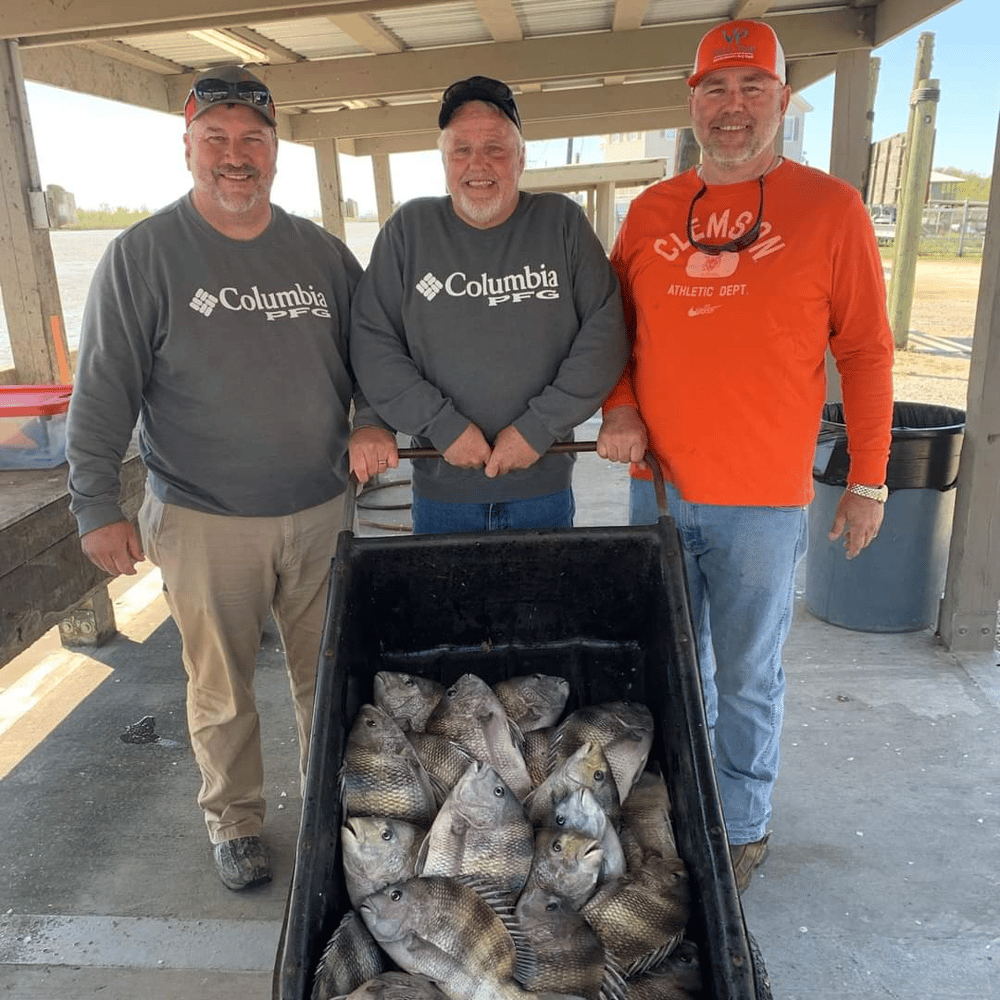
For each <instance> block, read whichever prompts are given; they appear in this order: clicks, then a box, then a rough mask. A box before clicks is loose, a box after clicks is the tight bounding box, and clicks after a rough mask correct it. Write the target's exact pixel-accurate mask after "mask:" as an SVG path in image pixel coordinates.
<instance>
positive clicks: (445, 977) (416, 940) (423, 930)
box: [359, 875, 537, 1000]
mask: <svg viewBox="0 0 1000 1000" xmlns="http://www.w3.org/2000/svg"><path fill="white" fill-rule="evenodd" d="M359 912H360V914H361V917H362V919H363V920H364V922H365V924H366V925H367V926H368V929H369V930H370V931H371V933H372V937H374V938H375V940H376V941H377V942H378V943H379V944H380V945H381V946H382V948H383V949H384V951H385V952H386V954H387V955H388V956H389V957H390V958H391V959H392V960H393V961H394V962H395V963H396V964H397V965H398V966H399V967H400V968H401V969H403V970H404V971H406V972H413V973H417V974H420V975H424V976H427V977H429V978H430V979H433V980H434V982H436V983H437V984H438V985H439V986H440V987H441V989H442V990H444V992H445V993H447V994H448V995H449V996H450V997H452V998H461V1000H466V998H467V1000H530V998H533V997H536V996H537V994H535V993H530V992H528V991H526V990H525V989H524V988H523V987H522V986H520V985H519V984H518V982H517V981H516V978H517V977H518V976H519V975H520V976H521V977H524V976H527V975H528V974H530V971H528V970H524V969H520V968H519V967H518V953H517V949H516V946H515V944H514V939H513V938H512V937H511V933H510V930H508V928H507V926H505V924H504V922H503V921H502V920H501V919H500V917H499V916H498V915H497V914H496V912H494V910H492V909H491V908H490V905H489V904H488V903H487V902H486V900H485V899H483V897H482V896H480V895H479V894H478V893H477V892H476V891H475V890H474V889H471V888H469V887H468V886H467V885H462V884H461V883H460V882H457V881H456V880H455V879H451V878H444V877H442V876H438V875H431V876H426V877H423V878H411V879H409V880H407V881H406V882H397V883H395V884H394V885H390V886H387V887H386V888H385V889H383V890H382V891H381V892H376V893H374V894H373V895H371V896H369V897H368V898H367V899H366V900H365V901H364V902H363V903H362V904H361V907H360V910H359ZM511 919H512V920H513V917H512V918H511Z"/></svg>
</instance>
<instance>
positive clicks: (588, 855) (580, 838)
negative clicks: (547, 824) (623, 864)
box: [521, 829, 604, 910]
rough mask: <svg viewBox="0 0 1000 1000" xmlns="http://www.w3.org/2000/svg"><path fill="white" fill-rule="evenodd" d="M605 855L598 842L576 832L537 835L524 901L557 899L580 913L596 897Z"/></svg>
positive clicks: (555, 831) (547, 832) (548, 831)
mask: <svg viewBox="0 0 1000 1000" xmlns="http://www.w3.org/2000/svg"><path fill="white" fill-rule="evenodd" d="M603 860H604V851H603V850H602V849H601V843H600V841H599V840H597V839H595V838H594V837H591V836H590V835H589V834H586V833H580V832H578V831H577V830H550V829H542V830H536V831H535V853H534V856H533V858H532V860H531V870H530V871H529V872H528V881H527V882H526V883H525V885H524V890H523V892H522V893H521V897H522V898H524V897H525V896H526V895H528V894H531V893H535V894H543V895H545V896H554V897H556V898H557V899H559V900H560V901H563V902H565V903H566V904H567V905H568V906H569V908H570V909H572V910H579V909H580V907H581V906H583V904H584V903H586V902H587V900H588V899H590V897H591V896H593V895H594V890H595V889H596V888H597V878H598V876H599V875H600V872H601V863H602V862H603Z"/></svg>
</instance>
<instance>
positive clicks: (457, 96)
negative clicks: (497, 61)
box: [438, 76, 521, 129]
mask: <svg viewBox="0 0 1000 1000" xmlns="http://www.w3.org/2000/svg"><path fill="white" fill-rule="evenodd" d="M482 100H487V101H490V102H491V103H493V104H495V105H496V106H497V107H498V108H500V110H501V111H502V112H503V113H504V114H505V115H506V116H507V117H508V118H509V119H510V120H511V121H512V122H513V123H514V124H515V125H516V126H517V127H518V128H519V129H520V127H521V118H520V115H518V113H517V105H516V104H515V103H514V91H512V90H511V89H510V87H508V86H507V84H506V83H503V82H502V81H500V80H494V79H493V78H492V77H489V76H470V77H469V79H468V80H459V81H458V82H457V83H453V84H452V85H451V86H450V87H449V88H448V89H447V90H446V91H445V92H444V94H443V95H442V97H441V114H440V116H439V120H438V125H439V126H440V127H441V128H444V127H445V125H447V124H448V122H449V120H450V119H451V116H452V115H453V114H454V113H455V111H456V110H457V109H458V107H459V105H462V104H464V103H465V102H466V101H482Z"/></svg>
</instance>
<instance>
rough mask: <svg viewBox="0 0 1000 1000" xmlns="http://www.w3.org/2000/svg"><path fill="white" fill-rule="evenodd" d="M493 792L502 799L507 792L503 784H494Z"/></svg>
mask: <svg viewBox="0 0 1000 1000" xmlns="http://www.w3.org/2000/svg"><path fill="white" fill-rule="evenodd" d="M493 794H494V795H495V796H496V797H497V798H498V799H502V798H503V797H504V794H505V792H504V787H503V785H494V786H493Z"/></svg>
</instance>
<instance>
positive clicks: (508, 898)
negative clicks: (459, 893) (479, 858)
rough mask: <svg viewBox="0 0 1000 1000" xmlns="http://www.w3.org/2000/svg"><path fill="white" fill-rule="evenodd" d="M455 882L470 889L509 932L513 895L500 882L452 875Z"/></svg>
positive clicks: (512, 913) (512, 918) (512, 915)
mask: <svg viewBox="0 0 1000 1000" xmlns="http://www.w3.org/2000/svg"><path fill="white" fill-rule="evenodd" d="M450 878H452V879H453V880H454V881H455V882H458V883H460V884H461V885H464V886H465V887H466V888H468V889H471V890H472V891H473V892H475V894H476V895H477V896H479V898H480V899H482V901H483V902H484V903H486V905H487V906H489V908H490V909H491V910H492V911H493V912H494V913H495V914H496V915H497V916H498V917H499V918H500V919H501V920H502V921H503V923H504V926H505V927H507V929H508V930H510V927H509V926H508V923H509V921H511V920H513V921H514V926H516V925H517V924H516V918H515V917H514V903H515V902H516V899H515V896H514V894H513V893H512V892H511V891H510V889H508V888H507V886H505V885H504V884H503V883H502V882H498V881H497V880H496V879H493V878H489V877H486V876H483V875H472V874H468V875H452V876H450Z"/></svg>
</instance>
